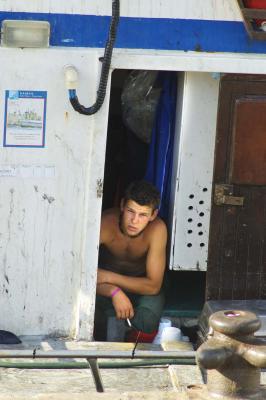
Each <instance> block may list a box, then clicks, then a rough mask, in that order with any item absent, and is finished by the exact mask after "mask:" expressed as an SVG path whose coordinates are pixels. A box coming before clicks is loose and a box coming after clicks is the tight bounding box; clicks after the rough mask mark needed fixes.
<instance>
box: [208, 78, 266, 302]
mask: <svg viewBox="0 0 266 400" xmlns="http://www.w3.org/2000/svg"><path fill="white" fill-rule="evenodd" d="M217 184H219V187H220V186H224V185H225V187H227V186H228V188H229V189H228V191H227V192H226V193H225V196H222V197H221V198H220V200H221V201H220V203H219V202H218V203H217V202H214V201H213V204H212V211H211V225H210V240H209V258H208V269H207V299H254V298H256V299H265V298H266V243H265V239H266V228H265V226H266V186H265V185H266V77H265V76H252V75H227V76H225V77H223V78H222V81H221V87H220V96H219V110H218V119H217V137H216V154H215V168H214V191H215V185H217ZM242 198H243V205H241V204H242V203H241V201H237V200H238V199H242ZM217 204H219V205H217ZM236 204H240V205H236Z"/></svg>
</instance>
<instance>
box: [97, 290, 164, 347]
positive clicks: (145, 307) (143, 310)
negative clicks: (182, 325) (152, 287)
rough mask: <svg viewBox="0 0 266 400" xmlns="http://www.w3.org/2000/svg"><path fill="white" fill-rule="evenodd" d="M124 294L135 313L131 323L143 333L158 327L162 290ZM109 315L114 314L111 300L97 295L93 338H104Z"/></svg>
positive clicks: (162, 304)
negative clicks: (155, 293)
mask: <svg viewBox="0 0 266 400" xmlns="http://www.w3.org/2000/svg"><path fill="white" fill-rule="evenodd" d="M126 295H127V296H128V297H129V299H130V301H131V303H132V305H133V307H134V312H135V314H134V317H133V318H132V319H131V323H132V325H133V326H134V327H135V328H136V329H138V330H140V331H142V332H145V333H151V332H153V331H155V330H156V329H158V325H159V321H160V318H161V315H162V312H163V307H164V302H165V296H164V292H163V290H161V291H160V293H159V294H157V295H153V296H150V295H149V296H148V295H137V294H132V293H127V292H126ZM111 316H115V311H114V307H113V304H112V300H111V299H110V298H109V297H104V296H100V295H97V296H96V308H95V321H94V339H95V340H99V341H101V340H106V329H107V319H108V317H111Z"/></svg>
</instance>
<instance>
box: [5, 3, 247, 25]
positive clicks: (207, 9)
mask: <svg viewBox="0 0 266 400" xmlns="http://www.w3.org/2000/svg"><path fill="white" fill-rule="evenodd" d="M120 7H121V16H126V17H144V18H184V19H205V20H208V19H209V20H224V21H226V20H229V21H242V18H241V14H240V11H239V8H238V5H237V2H236V1H235V0H186V1H184V0H163V1H162V0H145V1H143V0H134V1H132V0H121V1H120ZM0 10H2V11H19V12H41V13H42V12H52V13H66V14H88V15H89V14H92V15H111V13H112V11H111V10H112V0H100V1H99V0H94V1H93V0H68V1H62V0H24V1H23V0H0Z"/></svg>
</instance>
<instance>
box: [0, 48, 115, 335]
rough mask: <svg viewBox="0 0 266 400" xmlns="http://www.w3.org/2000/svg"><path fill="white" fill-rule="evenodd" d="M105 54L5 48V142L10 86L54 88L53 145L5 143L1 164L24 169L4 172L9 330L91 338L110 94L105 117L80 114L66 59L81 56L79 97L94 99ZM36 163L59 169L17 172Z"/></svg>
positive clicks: (2, 274) (1, 197) (0, 56)
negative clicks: (48, 172)
mask: <svg viewBox="0 0 266 400" xmlns="http://www.w3.org/2000/svg"><path fill="white" fill-rule="evenodd" d="M101 53H102V52H101ZM98 57H99V53H98V51H97V50H93V51H92V50H68V49H67V50H65V49H64V50H63V49H61V50H60V49H58V50H56V49H48V50H38V51H34V50H30V49H24V50H21V49H13V50H12V49H3V48H2V49H1V51H0V63H1V76H2V78H1V80H0V94H1V96H0V110H1V112H0V126H1V139H0V140H1V143H2V139H3V138H2V136H3V126H4V94H5V90H7V89H9V90H45V91H47V93H48V98H47V126H46V146H45V148H43V149H36V148H32V149H29V148H5V147H2V145H1V146H0V165H1V167H2V166H14V167H16V168H17V173H16V175H17V176H15V177H3V176H1V177H0V182H1V191H0V284H1V296H0V309H1V323H0V327H1V329H6V330H11V331H13V332H15V333H17V334H44V333H45V334H61V335H71V336H75V335H80V336H83V337H87V338H90V337H91V334H92V328H93V323H92V322H93V311H94V298H95V281H96V278H95V275H96V268H97V248H98V232H99V221H100V208H101V198H100V197H97V192H96V188H97V179H101V178H102V176H103V168H104V149H105V134H106V124H107V121H106V116H107V109H106V107H107V106H106V105H108V95H107V102H106V103H105V105H104V107H103V109H102V110H101V111H100V112H99V113H98V114H97V117H86V116H81V115H79V114H78V113H76V112H75V111H74V110H73V109H72V107H71V105H70V104H69V101H68V95H67V90H66V89H65V86H64V76H63V67H64V65H66V64H69V63H72V62H74V64H75V66H76V67H77V68H78V70H79V74H80V87H79V90H78V93H79V98H80V101H81V103H82V104H85V105H86V106H89V105H91V104H92V103H93V102H94V99H95V95H96V90H97V76H98V68H99V62H98ZM103 115H104V117H102V116H103ZM23 166H24V167H23ZM35 166H41V167H44V168H45V167H47V166H54V167H55V176H54V177H50V178H47V177H45V176H43V177H40V178H34V177H33V176H32V172H30V173H29V175H30V176H29V177H21V176H19V172H18V171H19V170H20V171H21V169H22V168H24V171H25V168H27V169H28V170H29V171H32V169H31V167H35ZM46 196H47V197H52V198H54V201H52V202H51V203H49V202H48V201H47V199H45V197H46Z"/></svg>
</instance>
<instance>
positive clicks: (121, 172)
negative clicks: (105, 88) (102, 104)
mask: <svg viewBox="0 0 266 400" xmlns="http://www.w3.org/2000/svg"><path fill="white" fill-rule="evenodd" d="M134 73H135V71H134V70H122V69H119V70H115V71H114V72H113V74H112V83H111V92H110V108H109V122H108V133H107V145H106V162H105V175H104V191H103V207H102V208H103V210H105V209H108V208H110V207H118V206H119V204H120V200H121V197H122V195H123V192H124V189H125V187H126V186H127V184H128V183H130V182H131V181H132V180H134V179H142V178H143V177H144V176H145V173H146V169H147V163H148V157H149V149H150V144H149V143H147V141H145V140H143V139H141V138H140V137H138V136H137V135H135V134H134V133H133V132H132V131H131V130H130V128H129V127H128V126H127V125H126V123H125V118H123V105H122V100H121V99H122V94H123V90H124V87H125V86H126V85H127V81H128V79H129V78H130V75H131V74H133V75H134ZM172 74H176V75H178V73H176V72H172ZM181 74H182V75H183V73H181ZM132 167H133V168H132ZM166 222H169V221H166ZM169 231H170V230H169ZM169 236H170V235H169ZM169 241H170V237H169ZM168 258H169V257H168ZM168 269H169V265H168V264H167V267H166V270H167V275H168V276H169V291H168V293H167V295H168V296H167V302H166V309H165V311H166V313H167V315H168V316H171V317H173V316H177V317H178V316H180V317H188V318H191V317H196V316H197V315H198V314H199V312H200V311H201V308H202V306H203V302H204V296H205V272H201V271H195V272H191V271H168Z"/></svg>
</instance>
